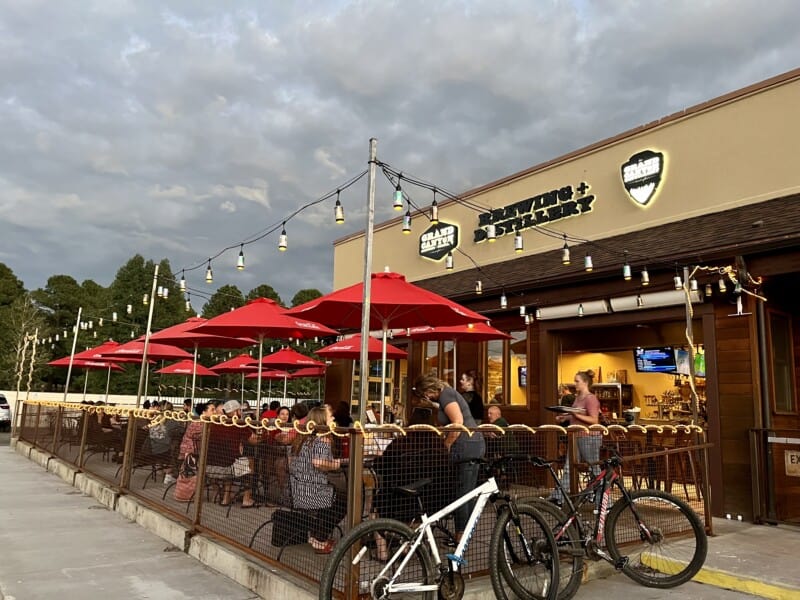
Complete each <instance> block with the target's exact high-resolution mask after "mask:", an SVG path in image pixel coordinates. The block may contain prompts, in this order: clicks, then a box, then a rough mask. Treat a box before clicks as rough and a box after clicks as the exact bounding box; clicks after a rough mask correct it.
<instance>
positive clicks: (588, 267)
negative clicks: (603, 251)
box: [583, 254, 594, 273]
mask: <svg viewBox="0 0 800 600" xmlns="http://www.w3.org/2000/svg"><path fill="white" fill-rule="evenodd" d="M593 269H594V264H593V263H592V255H591V254H587V255H586V256H585V257H584V258H583V270H584V271H586V272H587V273H591V272H592V270H593Z"/></svg>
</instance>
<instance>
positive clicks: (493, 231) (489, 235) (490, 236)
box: [486, 225, 497, 244]
mask: <svg viewBox="0 0 800 600" xmlns="http://www.w3.org/2000/svg"><path fill="white" fill-rule="evenodd" d="M486 239H487V240H488V241H489V243H490V244H491V243H494V242H495V240H497V228H496V227H495V226H494V225H487V226H486Z"/></svg>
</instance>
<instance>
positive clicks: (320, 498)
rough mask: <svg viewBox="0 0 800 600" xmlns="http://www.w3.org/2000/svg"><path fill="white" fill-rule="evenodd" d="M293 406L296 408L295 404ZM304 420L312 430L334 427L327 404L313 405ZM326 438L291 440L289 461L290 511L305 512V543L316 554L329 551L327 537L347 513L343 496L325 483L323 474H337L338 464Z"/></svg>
mask: <svg viewBox="0 0 800 600" xmlns="http://www.w3.org/2000/svg"><path fill="white" fill-rule="evenodd" d="M295 406H297V405H295ZM307 421H308V422H310V423H313V424H314V428H315V431H327V430H328V429H329V428H330V427H333V426H334V420H333V414H332V413H331V408H330V406H329V405H327V404H326V405H324V406H317V407H314V408H312V409H311V410H310V411H309V412H308V416H307ZM330 438H331V436H330V435H325V436H321V435H314V434H310V435H300V434H297V435H296V436H295V437H294V439H293V440H292V453H291V457H290V460H289V472H290V473H291V479H290V485H291V491H292V504H293V508H299V509H306V510H308V513H309V516H313V517H315V518H312V519H310V522H309V525H310V535H309V538H308V543H309V544H311V546H312V547H313V548H314V551H315V552H316V553H317V554H330V553H331V551H332V550H333V544H334V542H333V540H332V539H331V534H332V533H333V530H334V528H335V527H336V525H337V524H338V523H339V521H341V520H342V519H343V518H344V517H345V515H346V514H347V497H346V495H345V496H342V495H340V494H337V493H336V491H335V489H334V488H333V486H332V485H331V484H330V483H329V482H328V477H327V475H326V473H327V472H328V471H338V470H339V469H340V467H341V464H342V463H341V461H340V460H339V459H337V458H334V457H333V449H332V447H331V446H332V444H331V439H330Z"/></svg>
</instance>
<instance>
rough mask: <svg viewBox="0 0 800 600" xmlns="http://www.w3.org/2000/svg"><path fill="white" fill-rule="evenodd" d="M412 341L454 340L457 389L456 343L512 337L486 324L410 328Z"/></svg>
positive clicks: (454, 374) (454, 382)
mask: <svg viewBox="0 0 800 600" xmlns="http://www.w3.org/2000/svg"><path fill="white" fill-rule="evenodd" d="M406 333H407V334H408V337H410V338H411V339H412V340H426V341H427V340H452V341H453V384H454V385H453V387H456V384H457V379H458V368H457V365H456V343H457V342H458V341H470V342H482V341H487V340H509V339H511V336H510V335H508V334H507V333H506V332H504V331H500V330H499V329H496V328H494V327H492V326H491V325H488V324H487V323H485V322H479V323H469V324H468V325H455V326H452V327H430V326H428V325H423V326H421V327H410V328H408V329H407V330H406Z"/></svg>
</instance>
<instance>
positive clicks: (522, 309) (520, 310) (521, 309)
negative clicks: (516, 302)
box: [519, 304, 527, 317]
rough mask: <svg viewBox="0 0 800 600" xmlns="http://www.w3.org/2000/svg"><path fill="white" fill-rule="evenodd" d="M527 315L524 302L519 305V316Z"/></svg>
mask: <svg viewBox="0 0 800 600" xmlns="http://www.w3.org/2000/svg"><path fill="white" fill-rule="evenodd" d="M526 315H527V313H526V312H525V305H524V304H522V305H521V306H520V307H519V316H520V317H524V316H526Z"/></svg>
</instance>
